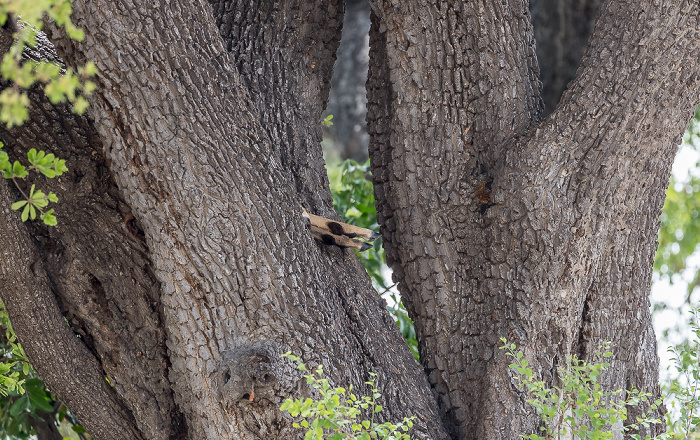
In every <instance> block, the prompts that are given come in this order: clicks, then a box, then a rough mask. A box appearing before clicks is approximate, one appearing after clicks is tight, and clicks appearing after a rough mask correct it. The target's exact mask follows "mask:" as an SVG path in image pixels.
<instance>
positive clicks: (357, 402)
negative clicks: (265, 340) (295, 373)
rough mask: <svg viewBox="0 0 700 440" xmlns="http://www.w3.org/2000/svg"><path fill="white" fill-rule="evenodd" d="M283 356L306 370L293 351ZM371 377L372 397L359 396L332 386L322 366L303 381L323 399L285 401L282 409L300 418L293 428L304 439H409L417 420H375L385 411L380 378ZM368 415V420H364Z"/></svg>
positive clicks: (369, 381)
mask: <svg viewBox="0 0 700 440" xmlns="http://www.w3.org/2000/svg"><path fill="white" fill-rule="evenodd" d="M282 357H286V358H288V359H290V360H291V361H293V362H296V363H297V368H298V369H299V370H300V371H307V369H306V365H305V364H304V363H302V362H301V360H300V359H299V357H297V356H294V355H293V354H291V352H287V353H285V354H283V355H282ZM369 375H370V379H369V380H368V381H367V382H365V383H366V384H367V385H369V387H370V388H371V390H372V394H371V396H359V397H358V396H357V395H356V394H354V393H353V392H352V385H351V386H350V387H349V388H348V389H345V388H343V387H332V386H331V385H330V383H329V382H328V379H326V378H324V377H323V365H319V366H318V367H316V370H315V371H314V372H310V373H308V374H305V375H304V378H306V382H307V383H308V384H309V385H310V386H311V387H312V388H313V389H314V390H316V392H317V393H318V394H319V396H320V397H319V398H318V399H317V400H314V399H311V398H306V399H286V400H285V401H284V403H283V404H282V406H281V407H280V410H281V411H286V412H288V413H289V415H291V416H292V417H294V418H297V417H300V418H301V420H300V421H299V422H294V423H293V425H292V426H294V427H295V428H298V429H304V430H306V433H305V435H304V439H305V440H324V439H327V440H341V439H347V440H370V439H385V440H410V436H409V434H408V430H409V428H411V427H412V426H413V419H415V417H405V418H404V419H403V420H402V421H401V422H398V423H391V422H385V423H377V422H375V421H374V416H375V414H378V413H380V412H381V411H382V409H383V408H382V406H381V405H379V404H378V403H377V399H379V398H380V397H381V396H382V395H381V393H379V392H378V390H377V386H376V380H377V375H376V374H375V373H369ZM367 413H369V417H368V418H362V416H363V414H367Z"/></svg>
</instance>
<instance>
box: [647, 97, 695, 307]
mask: <svg viewBox="0 0 700 440" xmlns="http://www.w3.org/2000/svg"><path fill="white" fill-rule="evenodd" d="M683 144H684V146H687V147H690V148H693V149H694V150H695V151H699V150H700V106H699V107H698V108H697V109H696V110H695V117H694V118H693V119H692V120H691V121H690V125H689V127H688V130H686V132H685V134H684V135H683ZM697 166H698V164H697V163H696V164H695V167H696V168H697ZM699 217H700V177H699V176H697V175H693V174H691V175H690V176H689V177H688V179H687V180H686V181H683V182H678V181H676V179H675V178H674V177H673V176H671V181H670V184H669V186H668V189H667V190H666V202H665V203H664V208H663V213H662V214H661V218H660V220H661V228H660V229H659V248H658V250H657V252H656V257H655V259H654V271H655V272H656V273H657V274H658V275H659V276H660V277H662V278H666V279H668V281H669V282H671V283H672V282H673V275H675V274H679V273H681V272H682V271H684V270H685V269H686V268H687V265H686V262H687V261H688V257H689V256H690V255H692V254H693V253H694V252H695V250H696V249H697V248H698V244H699V243H700V222H699V221H698V218H699ZM698 285H700V273H698V274H696V276H695V278H694V279H693V281H691V282H690V283H689V285H688V301H689V296H690V293H691V292H692V291H693V290H694V289H695V287H697V286H698Z"/></svg>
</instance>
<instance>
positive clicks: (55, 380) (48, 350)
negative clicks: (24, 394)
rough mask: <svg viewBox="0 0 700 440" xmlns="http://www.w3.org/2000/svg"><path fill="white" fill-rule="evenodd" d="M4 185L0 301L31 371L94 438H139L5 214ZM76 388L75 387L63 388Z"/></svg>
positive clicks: (3, 194) (1, 195)
mask: <svg viewBox="0 0 700 440" xmlns="http://www.w3.org/2000/svg"><path fill="white" fill-rule="evenodd" d="M10 197H11V196H10V193H9V191H8V188H7V183H6V182H4V181H3V182H2V183H0V205H1V206H2V207H3V208H1V209H2V210H3V211H4V214H3V215H2V216H0V242H1V243H2V248H3V249H4V255H3V260H4V261H3V264H2V265H0V282H1V283H2V285H3V286H4V287H3V292H2V298H3V302H4V303H5V306H6V308H7V313H8V315H9V317H10V320H11V321H12V322H13V323H14V325H13V326H14V329H15V332H16V333H17V337H18V338H19V340H20V342H21V343H22V346H23V348H24V350H25V352H26V353H27V356H28V357H29V358H30V359H32V361H33V366H34V369H35V370H36V371H37V373H39V375H40V376H41V377H42V379H43V380H44V381H45V382H46V385H47V386H48V387H49V388H50V389H51V390H52V391H53V392H54V393H56V394H57V395H58V397H59V398H60V399H61V400H62V401H64V402H66V404H67V405H68V406H69V407H70V408H72V409H73V410H74V411H75V413H76V416H77V417H78V418H79V419H80V420H81V421H82V422H83V423H84V426H85V427H86V429H87V430H88V431H89V432H91V433H92V434H93V435H94V436H95V437H96V438H99V439H115V440H117V439H122V438H124V437H125V436H126V437H128V438H134V439H140V438H142V436H141V433H140V432H139V431H138V429H137V428H136V423H135V421H134V419H133V417H132V416H131V414H130V413H129V412H128V411H127V410H126V409H125V408H124V407H123V405H122V404H121V402H120V401H119V399H118V398H117V396H116V394H115V393H114V391H113V390H112V389H111V388H110V387H109V385H108V384H107V381H105V379H104V375H103V373H102V370H101V368H100V366H99V363H98V362H97V361H96V359H95V358H94V356H93V355H92V354H91V353H90V352H89V351H88V350H87V349H86V348H85V346H84V345H83V343H82V342H81V341H80V340H79V339H78V338H76V337H75V334H73V332H72V331H71V330H70V328H69V327H68V326H67V325H66V323H65V321H64V318H63V315H61V312H60V310H59V308H58V305H57V304H56V301H55V299H54V297H53V295H52V293H51V290H50V284H49V280H48V277H47V274H46V271H45V269H44V266H43V264H42V263H41V262H40V259H39V257H38V255H37V253H36V250H35V248H34V246H33V245H32V243H31V239H30V237H29V235H28V234H27V232H26V230H25V228H24V226H23V225H22V224H21V222H20V220H19V218H18V217H17V216H16V215H12V214H13V213H12V212H10V210H9V205H10V200H11V198H10ZM66 381H68V383H70V384H75V383H79V384H80V386H66Z"/></svg>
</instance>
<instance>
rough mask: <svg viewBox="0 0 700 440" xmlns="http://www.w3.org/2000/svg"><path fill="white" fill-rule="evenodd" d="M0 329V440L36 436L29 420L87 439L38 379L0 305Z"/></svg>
mask: <svg viewBox="0 0 700 440" xmlns="http://www.w3.org/2000/svg"><path fill="white" fill-rule="evenodd" d="M0 327H3V328H4V332H3V333H2V334H0V440H5V439H29V438H31V436H32V435H34V434H35V433H34V431H33V428H32V425H31V422H32V420H47V419H49V420H52V421H53V422H54V423H55V424H56V425H57V426H59V425H63V427H64V430H67V431H70V432H72V437H71V438H76V439H87V438H88V436H87V435H86V434H85V429H84V428H83V427H82V426H81V425H80V424H79V423H78V421H77V420H75V418H74V417H73V416H72V415H71V413H70V412H69V411H68V408H66V407H65V406H64V405H62V404H61V403H60V402H58V401H57V400H56V397H55V396H53V395H52V394H51V393H50V392H49V391H48V390H47V389H46V385H44V382H42V381H41V380H40V379H39V378H38V377H37V375H36V373H35V372H34V369H33V368H32V366H31V365H30V364H29V361H28V359H27V357H26V355H25V354H24V350H22V346H21V345H20V344H19V343H18V342H17V336H16V335H15V332H14V330H13V329H12V324H11V323H10V319H9V317H8V316H7V311H6V310H5V306H4V305H3V303H2V301H0ZM66 434H69V432H67V433H66Z"/></svg>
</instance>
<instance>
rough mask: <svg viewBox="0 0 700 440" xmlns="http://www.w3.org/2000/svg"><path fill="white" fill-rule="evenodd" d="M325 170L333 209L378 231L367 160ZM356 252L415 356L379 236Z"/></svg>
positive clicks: (411, 330) (408, 321)
mask: <svg viewBox="0 0 700 440" xmlns="http://www.w3.org/2000/svg"><path fill="white" fill-rule="evenodd" d="M326 169H327V170H328V180H329V181H330V186H331V193H332V194H333V207H334V208H335V210H336V211H337V212H338V213H339V214H340V215H341V216H342V217H343V218H344V219H345V221H346V222H347V223H350V224H352V225H356V226H361V227H363V228H368V229H372V230H374V231H379V225H378V224H377V210H376V208H375V202H374V190H373V187H372V175H371V173H370V171H369V160H367V161H366V162H363V163H358V162H355V161H354V160H352V159H348V160H345V161H342V162H336V163H333V164H329V165H327V166H326ZM355 253H356V254H357V257H358V258H359V259H360V262H361V263H362V264H363V265H364V266H365V269H366V270H367V274H368V275H369V277H370V279H371V280H372V284H373V285H374V288H375V289H376V290H377V292H379V294H380V295H384V296H385V297H386V298H387V299H388V301H387V302H388V303H389V305H388V306H387V310H388V311H389V312H390V313H391V315H392V316H393V317H394V320H395V321H396V323H397V325H398V326H399V329H400V330H401V334H402V335H403V337H404V339H405V340H406V343H407V344H408V347H409V348H410V349H411V351H412V352H413V355H414V356H415V357H416V358H418V341H417V340H416V332H415V329H414V327H413V322H412V321H411V319H410V318H409V317H408V313H407V312H406V309H405V308H404V306H403V304H402V303H401V299H400V298H399V297H398V295H397V294H396V290H395V289H394V288H395V287H396V285H395V284H394V285H392V284H390V283H387V281H386V279H385V276H388V274H390V273H391V271H390V270H389V267H388V266H387V265H386V255H385V254H384V248H383V247H382V239H381V238H379V239H377V240H376V241H375V242H374V246H373V247H372V248H371V249H368V250H367V251H365V252H355ZM392 289H393V290H392Z"/></svg>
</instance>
